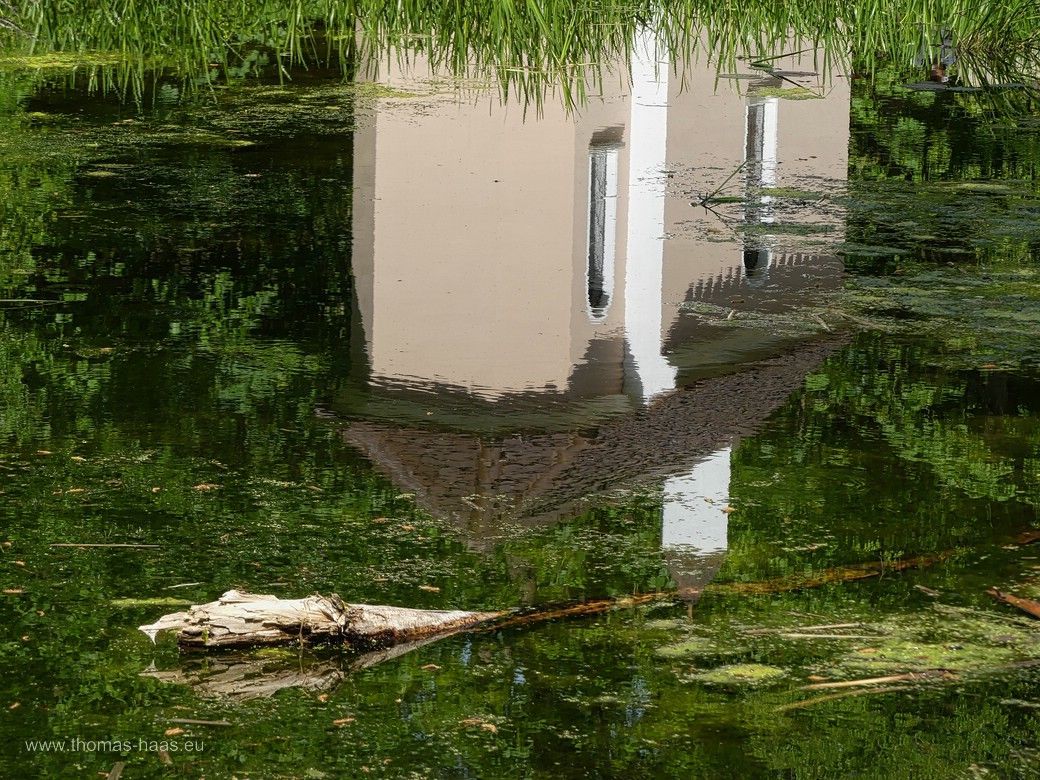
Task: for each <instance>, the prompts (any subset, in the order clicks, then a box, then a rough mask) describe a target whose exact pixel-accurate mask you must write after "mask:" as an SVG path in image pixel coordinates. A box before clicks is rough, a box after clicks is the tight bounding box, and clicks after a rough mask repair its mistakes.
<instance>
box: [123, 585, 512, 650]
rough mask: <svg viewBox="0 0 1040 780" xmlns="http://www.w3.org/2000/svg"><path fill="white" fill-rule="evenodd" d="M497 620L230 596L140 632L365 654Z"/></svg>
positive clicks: (202, 642)
mask: <svg viewBox="0 0 1040 780" xmlns="http://www.w3.org/2000/svg"><path fill="white" fill-rule="evenodd" d="M502 615H503V613H501V612H464V611H462V610H443V611H442V610H426V609H406V608H403V607H387V606H375V605H371V604H347V603H346V602H344V601H343V600H342V599H341V598H340V597H339V596H337V595H335V594H333V595H331V596H319V595H314V596H308V597H307V598H303V599H280V598H277V597H276V596H266V595H257V594H253V593H242V592H240V591H237V590H229V591H228V592H227V593H225V594H224V595H223V596H221V597H220V598H219V599H217V600H216V601H211V602H209V603H208V604H197V605H195V606H193V607H191V609H189V610H188V611H187V612H174V613H172V614H169V615H163V616H162V617H161V618H159V620H157V621H156V622H155V623H152V624H150V625H146V626H141V630H142V631H144V632H145V633H146V634H147V635H148V636H149V637H150V638H151V639H152V641H155V637H156V635H157V634H158V633H159V632H161V631H176V632H177V641H178V642H179V643H180V644H181V645H182V646H185V647H207V648H212V647H216V648H220V647H241V646H243V645H272V644H283V643H286V642H299V643H303V642H337V643H343V644H347V645H350V646H351V647H354V648H357V649H362V650H364V649H377V648H383V647H392V646H393V645H398V644H401V643H404V642H411V641H415V640H418V639H423V638H425V637H432V636H438V637H439V636H445V635H447V634H452V633H455V632H456V631H461V630H462V629H466V628H473V627H475V626H478V625H481V624H482V623H487V622H488V621H490V620H494V619H495V618H498V617H501V616H502Z"/></svg>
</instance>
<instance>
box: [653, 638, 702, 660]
mask: <svg viewBox="0 0 1040 780" xmlns="http://www.w3.org/2000/svg"><path fill="white" fill-rule="evenodd" d="M712 649H713V643H712V642H711V640H710V639H708V638H707V637H701V636H697V637H691V638H689V639H687V640H685V641H683V642H677V643H676V644H673V645H665V646H664V647H659V648H657V650H655V651H654V655H656V656H658V657H659V658H689V657H691V656H697V655H706V654H708V653H710V652H711V651H712Z"/></svg>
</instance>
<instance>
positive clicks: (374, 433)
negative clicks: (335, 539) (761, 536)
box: [340, 31, 849, 584]
mask: <svg viewBox="0 0 1040 780" xmlns="http://www.w3.org/2000/svg"><path fill="white" fill-rule="evenodd" d="M669 59H670V58H669V56H668V52H667V51H664V50H663V49H662V48H661V47H660V46H659V43H658V41H657V39H656V37H655V36H654V35H653V34H651V33H650V32H648V31H643V32H641V33H640V34H638V35H637V38H636V40H635V41H634V43H633V47H632V55H631V60H630V61H628V62H623V63H617V64H616V67H615V68H614V76H615V77H614V78H603V80H602V83H603V85H604V87H603V90H602V93H601V94H599V95H597V96H595V97H592V98H590V100H589V103H588V104H587V105H585V106H583V107H582V108H581V110H580V111H578V112H576V113H572V112H568V111H567V110H566V109H565V108H563V107H562V106H559V105H556V104H554V103H551V102H547V103H546V104H545V105H544V107H543V109H542V110H541V112H540V113H539V115H538V116H537V117H535V116H532V115H531V114H530V113H528V112H525V111H523V110H522V107H519V106H515V105H501V104H500V103H499V101H498V100H497V99H496V98H494V97H490V96H489V95H488V94H487V93H483V94H476V95H475V94H469V93H465V92H463V91H458V92H452V93H450V94H444V93H443V92H434V93H432V94H428V95H427V96H426V97H423V98H420V99H418V100H416V99H415V98H408V99H398V98H394V97H393V96H392V94H390V95H389V96H387V97H380V98H378V99H376V100H374V101H373V102H371V103H366V104H361V105H359V107H358V123H359V127H358V131H357V135H356V142H355V150H356V152H355V154H356V157H355V188H354V217H353V220H354V222H353V232H354V245H353V260H352V266H353V275H354V279H355V288H356V295H357V306H358V312H359V315H360V320H361V332H360V333H359V334H358V339H359V340H362V341H363V344H364V352H365V355H366V358H367V363H368V366H369V369H370V377H369V382H368V386H367V388H366V389H365V393H364V402H363V404H362V405H361V406H358V404H357V403H353V402H352V403H347V402H345V403H344V405H343V407H342V408H341V409H340V411H341V412H342V413H344V414H346V415H347V416H349V417H351V418H353V422H352V423H351V424H350V426H349V427H348V428H347V430H346V431H345V433H344V435H345V436H346V438H347V440H348V441H350V442H352V443H353V444H354V445H355V446H357V447H358V448H359V449H361V450H362V451H363V452H364V453H365V454H366V455H367V456H368V457H369V458H370V459H372V460H373V461H374V462H375V463H376V464H377V465H379V466H380V467H381V468H382V469H383V470H384V471H385V472H386V473H388V474H389V475H390V476H391V478H392V479H393V480H394V481H395V483H396V484H398V486H399V487H401V488H402V489H405V490H408V491H409V492H415V493H416V500H417V501H418V502H419V503H420V505H422V506H423V507H424V508H425V509H427V510H428V511H430V512H432V513H434V514H436V515H439V516H442V517H450V518H453V519H455V520H456V521H457V522H459V523H460V524H461V525H463V526H464V527H466V528H468V529H469V530H470V532H471V534H472V535H473V536H474V538H478V537H479V536H480V535H481V534H482V533H485V532H488V531H489V530H490V529H492V528H493V527H494V525H495V523H496V522H498V521H500V520H502V519H509V520H521V521H523V522H530V523H538V522H552V521H554V520H559V519H561V518H564V517H567V516H569V513H570V514H573V513H574V512H575V511H577V510H576V509H575V507H576V506H578V504H579V503H580V500H581V499H582V498H584V497H585V496H587V495H591V494H594V493H596V492H599V491H602V490H605V489H609V488H612V487H617V486H618V485H619V484H626V483H630V484H636V483H643V484H645V483H646V482H647V481H648V480H649V481H652V482H653V481H656V484H658V485H661V486H662V494H663V499H662V501H663V504H662V516H661V518H662V519H661V543H662V551H663V556H664V558H665V560H666V561H667V562H668V564H669V567H670V569H671V570H672V572H673V576H674V578H675V579H676V581H677V582H680V584H682V582H683V581H684V579H685V580H686V581H687V584H691V583H693V582H695V581H706V580H705V579H704V578H705V577H706V578H707V579H710V576H711V574H712V573H713V572H714V569H715V568H717V566H718V564H719V563H720V562H721V559H722V555H723V553H724V551H725V549H726V545H727V528H726V517H727V516H726V514H725V512H723V509H724V507H725V506H726V500H727V496H728V492H729V473H730V472H729V458H730V453H731V450H732V447H733V446H734V443H735V442H736V441H737V439H738V437H739V435H740V433H741V432H742V431H744V430H747V429H748V427H749V426H750V425H752V424H753V423H754V422H755V420H756V419H759V418H761V419H764V417H765V416H766V415H768V413H769V412H770V411H771V409H773V408H775V407H776V406H778V405H779V404H780V403H781V402H782V401H783V400H784V398H785V397H786V395H787V393H788V392H791V391H793V390H794V389H795V388H796V387H797V386H798V385H799V384H800V383H801V379H802V377H803V376H804V373H806V372H807V371H809V370H811V369H812V367H813V366H814V365H815V364H816V363H818V361H819V360H821V359H822V355H823V354H825V353H824V352H813V348H812V347H810V348H807V349H805V350H803V351H802V352H801V353H798V352H797V350H795V351H794V352H792V350H794V349H795V348H794V347H793V346H792V345H791V344H785V343H782V342H781V341H779V340H773V341H770V334H766V335H765V336H764V337H763V338H762V339H760V340H759V341H757V342H755V343H754V344H753V345H751V346H749V345H748V344H747V343H746V342H747V339H746V337H745V335H744V334H743V333H735V334H727V333H725V332H722V331H719V330H718V329H715V330H711V329H706V328H705V326H704V325H703V323H702V322H701V321H700V320H698V319H697V318H695V317H691V316H690V315H689V314H688V312H687V306H688V304H690V303H692V302H704V303H708V304H712V305H718V306H727V307H731V306H737V305H739V306H743V307H745V308H752V309H753V308H757V307H762V308H763V309H765V310H768V308H769V306H771V305H773V304H774V303H775V301H776V300H777V299H779V298H781V297H784V296H798V295H810V296H811V295H813V294H815V292H814V291H815V290H817V289H819V288H820V287H827V286H837V285H838V284H840V279H841V272H842V269H841V264H840V262H839V261H838V260H837V259H836V258H834V257H832V256H828V255H810V254H797V255H790V254H785V253H784V252H783V251H781V250H780V249H778V248H777V247H776V246H775V241H774V237H773V236H772V235H770V234H769V233H768V227H763V226H768V225H770V224H771V223H772V222H773V221H774V219H775V216H774V203H773V196H772V195H770V194H769V192H768V190H769V189H770V188H774V187H781V186H795V185H797V184H802V183H804V182H805V181H806V180H807V179H844V177H845V174H846V168H847V145H848V109H849V92H848V85H847V83H844V82H841V83H836V84H834V85H833V86H832V87H831V90H830V93H829V94H828V96H827V98H826V99H824V100H818V101H817V100H802V101H783V100H781V99H779V98H777V97H770V96H757V95H756V94H755V92H756V90H755V88H754V87H752V88H751V89H750V90H749V91H748V94H741V93H740V92H739V91H738V90H737V89H736V88H732V85H727V84H723V85H721V86H719V85H718V84H717V82H716V78H717V77H716V73H715V71H714V69H712V68H710V67H709V66H700V67H693V68H691V70H689V71H688V72H686V73H684V74H682V78H678V77H676V74H673V73H670V72H669V64H668V62H669ZM396 61H397V60H396V59H394V58H391V63H394V62H396ZM410 62H411V67H410V68H409V69H408V70H407V71H406V70H404V69H402V68H401V67H399V66H397V65H394V64H391V65H388V66H387V67H386V68H384V70H383V71H382V72H381V73H380V75H379V76H378V77H374V78H378V80H379V81H380V83H382V84H384V85H386V86H388V87H391V88H397V89H404V90H408V89H413V90H414V91H418V92H423V86H422V85H423V83H424V82H425V81H427V80H432V79H436V78H437V76H438V74H436V73H435V72H433V71H432V70H431V69H429V68H428V67H427V66H426V65H424V63H423V60H422V59H421V57H419V56H412V57H411V58H410ZM759 81H763V80H762V79H760V80H759ZM416 83H418V84H419V86H418V87H417V88H416V87H415V85H416ZM763 83H765V82H763ZM767 86H768V85H767ZM489 101H490V104H491V107H490V110H489V105H488V102H489ZM416 111H420V112H421V121H417V119H416V117H415V113H414V112H416ZM738 167H741V168H743V169H744V181H745V190H744V193H745V197H744V200H743V206H742V209H743V213H742V221H743V223H744V224H745V225H748V224H752V225H755V226H756V229H755V230H754V231H751V233H752V235H754V239H753V240H752V239H750V238H744V237H743V236H742V235H740V234H739V233H733V234H732V235H726V234H723V236H722V237H721V238H720V237H719V236H718V233H719V231H718V229H717V226H716V225H713V224H711V220H712V217H711V216H710V215H704V214H700V213H698V212H697V211H696V210H695V209H693V208H691V205H690V203H689V195H688V193H687V192H684V191H683V189H682V187H681V186H676V184H675V182H674V181H673V178H674V176H675V175H676V174H675V171H677V170H678V171H679V172H680V174H682V175H686V176H689V177H692V178H693V179H697V180H703V181H706V182H710V181H712V180H715V181H717V180H719V179H720V177H721V178H725V176H726V175H727V172H731V171H733V170H734V169H736V168H738ZM736 301H740V303H736ZM742 339H743V340H742ZM691 345H693V347H694V348H691ZM787 353H791V354H787ZM770 355H772V356H781V357H778V358H777V359H778V360H780V361H781V362H780V363H778V364H777V365H778V368H777V369H776V370H777V372H778V373H777V378H776V379H775V381H774V393H775V394H776V395H777V397H770V398H763V399H761V401H760V402H759V403H757V404H756V405H755V408H754V409H753V410H750V411H749V409H748V405H747V403H746V399H747V397H748V393H754V390H753V389H745V388H744V385H745V384H748V383H750V386H751V388H754V386H755V383H756V381H757V379H756V376H757V375H754V376H753V375H750V374H749V375H747V376H744V375H743V374H741V369H740V365H741V363H742V361H744V363H745V364H746V365H750V364H752V363H753V362H754V361H756V360H761V358H762V357H767V356H770ZM713 361H714V362H713ZM783 361H787V362H786V363H784V362H783ZM713 366H717V368H712V367H713ZM722 367H725V369H726V370H725V371H723V370H722ZM757 370H758V369H756V371H757ZM727 372H728V373H727ZM785 372H786V373H785ZM689 385H692V386H691V389H689V390H684V389H683V388H684V387H686V386H689ZM784 388H789V389H787V390H784ZM779 391H783V392H779ZM409 420H410V421H411V422H409ZM673 426H674V427H673ZM576 430H581V431H583V432H582V433H575V432H574V431H576Z"/></svg>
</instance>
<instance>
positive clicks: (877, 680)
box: [802, 669, 956, 691]
mask: <svg viewBox="0 0 1040 780" xmlns="http://www.w3.org/2000/svg"><path fill="white" fill-rule="evenodd" d="M937 677H939V678H943V679H947V680H952V679H953V678H954V677H956V675H955V674H953V673H952V672H948V671H946V670H945V669H929V670H927V671H923V672H906V673H905V674H890V675H888V676H887V677H868V678H866V679H863V680H840V681H838V682H822V683H813V684H812V685H803V686H802V690H803V691H825V690H831V689H834V688H861V687H863V686H867V685H886V684H887V683H894V682H912V681H915V680H932V679H935V678H937Z"/></svg>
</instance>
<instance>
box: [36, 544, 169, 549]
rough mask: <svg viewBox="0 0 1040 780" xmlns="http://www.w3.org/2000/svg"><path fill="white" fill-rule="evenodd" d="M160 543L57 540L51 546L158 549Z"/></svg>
mask: <svg viewBox="0 0 1040 780" xmlns="http://www.w3.org/2000/svg"><path fill="white" fill-rule="evenodd" d="M161 546H162V545H159V544H127V543H123V542H119V543H116V542H112V543H106V544H101V543H96V544H95V543H88V542H55V543H54V544H52V545H51V547H125V548H128V549H142V550H143V549H156V548H159V547H161Z"/></svg>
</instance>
